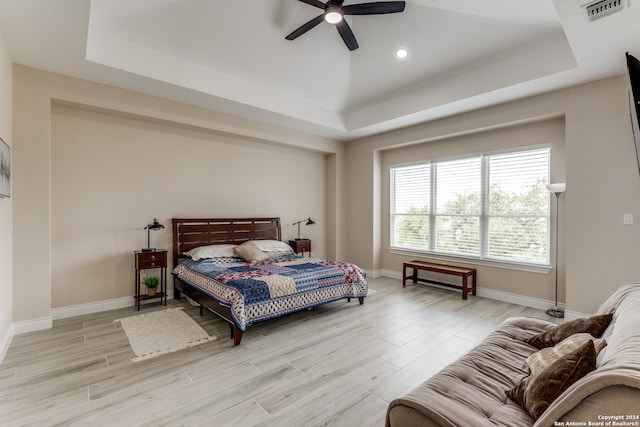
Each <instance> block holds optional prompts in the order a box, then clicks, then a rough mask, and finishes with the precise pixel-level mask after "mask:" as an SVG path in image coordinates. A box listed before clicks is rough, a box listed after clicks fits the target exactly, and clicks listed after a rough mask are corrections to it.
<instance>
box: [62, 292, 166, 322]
mask: <svg viewBox="0 0 640 427" xmlns="http://www.w3.org/2000/svg"><path fill="white" fill-rule="evenodd" d="M167 299H173V289H169V290H168V291H167ZM158 301H160V300H158V299H155V300H148V301H142V304H152V303H157V302H158ZM134 305H135V301H134V299H133V297H123V298H115V299H111V300H107V301H98V302H91V303H88V304H79V305H72V306H69V307H61V308H54V309H53V310H51V315H52V317H53V319H54V320H57V319H67V318H69V317H76V316H84V315H85V314H93V313H100V312H102V311H109V310H117V309H119V308H127V307H133V306H134Z"/></svg>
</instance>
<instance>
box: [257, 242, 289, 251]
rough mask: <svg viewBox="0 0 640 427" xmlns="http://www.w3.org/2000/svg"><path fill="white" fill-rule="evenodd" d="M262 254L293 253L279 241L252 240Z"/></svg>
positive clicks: (286, 245)
mask: <svg viewBox="0 0 640 427" xmlns="http://www.w3.org/2000/svg"><path fill="white" fill-rule="evenodd" d="M252 242H253V243H255V244H256V246H257V247H258V248H259V249H260V250H261V251H263V252H293V249H291V246H289V245H288V244H286V243H285V242H281V241H280V240H252Z"/></svg>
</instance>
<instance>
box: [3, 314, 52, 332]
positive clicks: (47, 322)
mask: <svg viewBox="0 0 640 427" xmlns="http://www.w3.org/2000/svg"><path fill="white" fill-rule="evenodd" d="M52 327H53V319H52V318H51V317H43V318H40V319H33V320H24V321H22V322H13V334H14V335H20V334H26V333H29V332H35V331H42V330H43V329H51V328H52Z"/></svg>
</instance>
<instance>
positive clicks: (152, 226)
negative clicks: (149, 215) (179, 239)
mask: <svg viewBox="0 0 640 427" xmlns="http://www.w3.org/2000/svg"><path fill="white" fill-rule="evenodd" d="M144 229H145V230H147V247H146V249H142V252H153V251H155V250H156V249H155V248H152V247H151V230H162V229H164V225H162V224H160V223H159V222H158V219H157V218H153V222H152V223H151V224H149V225H147V226H146V227H145V228H144Z"/></svg>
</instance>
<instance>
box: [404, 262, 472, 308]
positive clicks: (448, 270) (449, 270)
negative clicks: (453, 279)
mask: <svg viewBox="0 0 640 427" xmlns="http://www.w3.org/2000/svg"><path fill="white" fill-rule="evenodd" d="M407 268H412V269H413V274H411V275H410V276H409V275H407ZM418 270H424V271H432V272H434V273H441V274H450V275H453V276H459V277H462V287H460V286H457V285H452V284H451V283H444V282H438V281H435V280H429V279H423V278H420V277H418ZM477 277H478V276H477V275H476V269H475V268H465V267H455V266H453V265H444V264H436V263H433V262H426V261H418V260H414V261H408V262H405V263H402V286H406V285H407V280H408V279H411V280H413V283H418V282H426V283H435V284H437V285H441V286H447V287H451V288H456V289H460V288H462V299H467V293H468V292H469V288H468V282H469V278H471V279H472V283H473V284H472V287H471V294H472V295H475V294H476V286H477V284H478V278H477Z"/></svg>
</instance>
